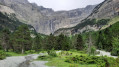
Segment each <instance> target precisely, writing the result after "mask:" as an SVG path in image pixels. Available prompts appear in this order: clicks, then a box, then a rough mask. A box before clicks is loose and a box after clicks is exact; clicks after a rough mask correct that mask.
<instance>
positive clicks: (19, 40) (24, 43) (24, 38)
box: [14, 25, 32, 53]
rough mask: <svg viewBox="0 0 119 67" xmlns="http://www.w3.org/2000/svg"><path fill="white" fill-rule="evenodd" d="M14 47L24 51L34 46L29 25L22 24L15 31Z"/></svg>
mask: <svg viewBox="0 0 119 67" xmlns="http://www.w3.org/2000/svg"><path fill="white" fill-rule="evenodd" d="M14 37H15V38H14V39H15V41H14V48H15V49H17V50H20V51H21V53H24V51H25V50H29V49H31V47H32V44H31V36H30V30H29V29H28V26H27V25H21V26H19V27H18V30H17V31H15V33H14Z"/></svg>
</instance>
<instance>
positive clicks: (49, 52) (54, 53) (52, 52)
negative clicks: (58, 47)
mask: <svg viewBox="0 0 119 67" xmlns="http://www.w3.org/2000/svg"><path fill="white" fill-rule="evenodd" d="M47 53H48V55H49V56H52V57H57V54H56V52H55V51H54V49H52V50H50V51H48V52H47Z"/></svg>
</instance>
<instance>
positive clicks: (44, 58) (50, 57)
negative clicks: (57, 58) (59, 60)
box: [38, 55, 53, 60]
mask: <svg viewBox="0 0 119 67" xmlns="http://www.w3.org/2000/svg"><path fill="white" fill-rule="evenodd" d="M52 58H53V57H52V56H47V55H44V56H39V57H38V59H39V60H48V59H52Z"/></svg>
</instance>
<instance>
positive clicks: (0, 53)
mask: <svg viewBox="0 0 119 67" xmlns="http://www.w3.org/2000/svg"><path fill="white" fill-rule="evenodd" d="M5 58H6V53H5V52H4V51H2V50H0V60H3V59H5Z"/></svg>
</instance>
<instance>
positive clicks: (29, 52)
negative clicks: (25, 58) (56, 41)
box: [25, 50, 35, 54]
mask: <svg viewBox="0 0 119 67" xmlns="http://www.w3.org/2000/svg"><path fill="white" fill-rule="evenodd" d="M33 53H35V50H28V51H25V54H33Z"/></svg>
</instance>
